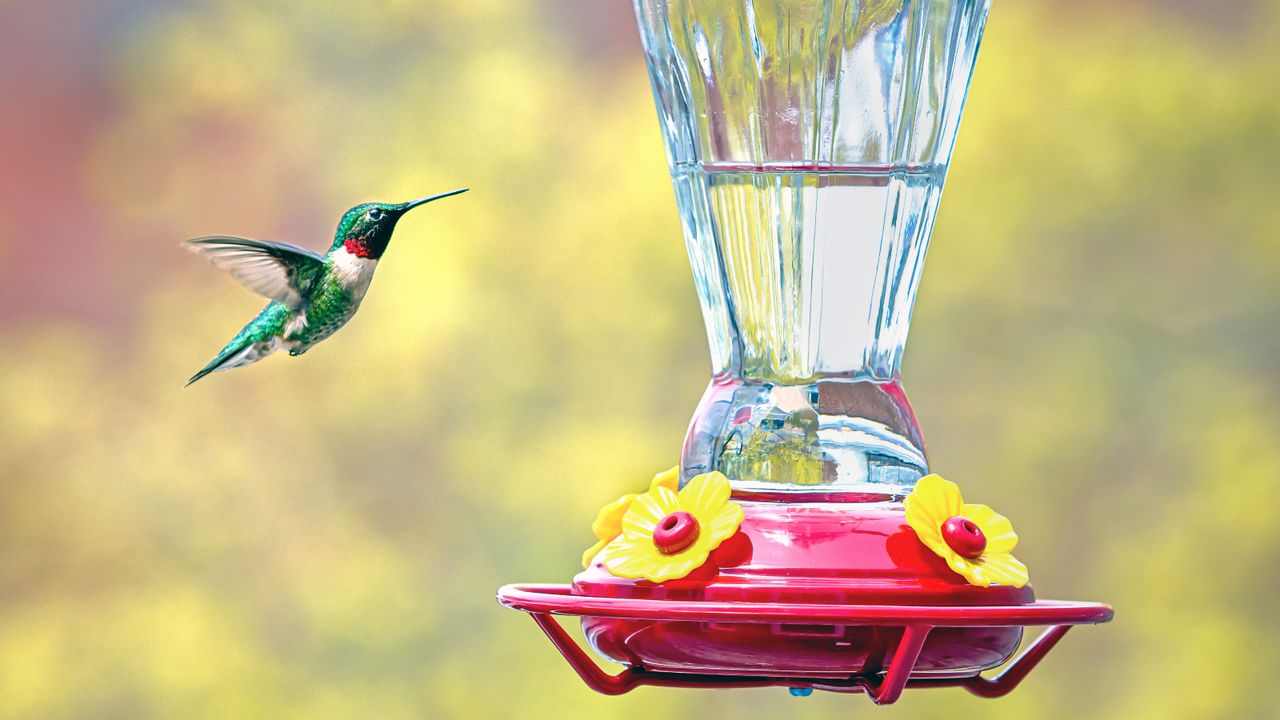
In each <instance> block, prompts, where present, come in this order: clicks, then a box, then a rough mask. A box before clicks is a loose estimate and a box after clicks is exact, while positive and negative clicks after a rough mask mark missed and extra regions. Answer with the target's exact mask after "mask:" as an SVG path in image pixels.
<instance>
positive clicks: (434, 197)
mask: <svg viewBox="0 0 1280 720" xmlns="http://www.w3.org/2000/svg"><path fill="white" fill-rule="evenodd" d="M470 189H471V188H459V189H458V190H450V191H449V192H444V193H440V194H439V195H432V196H431V197H424V198H419V199H417V200H413V201H411V202H407V203H405V204H404V207H401V208H400V212H401V213H407V212H409V211H410V210H412V209H414V208H416V207H418V206H419V205H426V204H427V203H429V202H431V201H432V200H439V199H440V198H447V197H449V196H451V195H460V194H462V193H464V192H466V191H467V190H470Z"/></svg>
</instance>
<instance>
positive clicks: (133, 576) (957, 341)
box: [0, 0, 1280, 719]
mask: <svg viewBox="0 0 1280 720" xmlns="http://www.w3.org/2000/svg"><path fill="white" fill-rule="evenodd" d="M1275 5H1276V4H1275V3H1270V2H1264V1H1263V0H1258V1H1256V2H1246V1H1238V2H1219V3H1202V2H1194V1H1193V0H1178V1H1174V0H1146V1H1145V2H1139V1H1137V0H1134V1H1131V2H1123V3H1117V2H1106V1H1104V0H1091V1H1088V2H1080V1H1078V0H1077V1H1074V2H1066V1H1065V0H1054V1H1050V0H1018V1H1017V2H1005V1H1003V0H997V2H996V3H995V7H994V8H993V10H992V14H991V20H990V24H989V26H988V29H987V34H986V40H985V45H984V49H983V52H982V54H981V55H980V56H979V59H978V65H977V70H976V74H975V80H974V84H973V89H972V92H971V94H970V100H969V104H968V110H967V114H966V118H965V121H964V123H963V125H962V127H961V131H960V136H959V142H958V145H957V148H956V152H955V155H954V158H953V162H952V171H951V174H950V178H949V183H948V189H947V193H946V197H945V199H944V201H943V202H942V208H941V212H940V214H939V217H938V223H937V231H936V233H935V235H934V242H933V247H932V250H931V252H930V257H929V261H928V263H927V270H926V272H925V275H924V280H923V283H922V286H921V290H920V295H919V299H918V302H917V306H916V307H917V310H916V314H915V323H914V331H913V333H912V338H913V339H912V342H911V343H910V345H909V347H908V351H907V355H906V360H905V365H904V377H905V379H906V386H907V387H908V389H909V390H910V392H911V394H912V397H913V399H914V401H915V405H916V409H917V411H918V412H919V414H920V416H921V421H922V423H923V425H924V427H925V430H926V434H927V436H928V439H929V442H930V452H931V456H932V460H933V464H934V467H935V469H937V470H939V471H940V472H942V473H944V474H945V475H946V476H948V477H949V478H951V479H953V480H956V481H958V482H959V483H960V484H961V485H962V486H963V487H965V489H966V491H968V492H969V493H970V494H971V495H973V496H974V497H977V498H981V499H984V500H990V501H991V502H992V503H993V504H995V505H996V506H997V507H998V508H1000V509H1001V510H1002V511H1003V512H1005V513H1006V514H1007V515H1009V516H1010V517H1012V518H1013V519H1014V521H1015V522H1016V523H1017V525H1018V527H1019V530H1020V533H1021V535H1022V537H1023V541H1022V544H1021V545H1020V549H1019V556H1020V557H1021V558H1022V559H1024V560H1025V561H1026V562H1027V563H1028V564H1029V565H1030V567H1031V570H1032V579H1033V582H1034V583H1035V586H1036V589H1037V592H1038V593H1039V594H1040V595H1041V596H1043V597H1070V598H1079V599H1097V600H1106V601H1109V602H1112V603H1113V604H1114V605H1115V607H1116V612H1117V615H1116V621H1115V622H1114V623H1113V624H1111V625H1109V626H1105V627H1101V628H1086V629H1081V630H1077V631H1076V632H1073V633H1072V634H1071V636H1069V637H1068V638H1067V640H1066V641H1065V642H1064V643H1063V644H1062V645H1061V646H1060V649H1059V650H1057V651H1056V652H1055V653H1054V654H1053V655H1051V656H1049V658H1048V659H1047V660H1046V661H1045V663H1044V664H1043V665H1042V666H1041V667H1040V669H1038V670H1037V671H1036V672H1035V673H1033V674H1032V675H1031V676H1030V678H1029V679H1028V680H1027V682H1026V683H1025V684H1024V685H1023V686H1022V687H1021V688H1020V689H1019V690H1018V691H1017V692H1015V693H1014V694H1013V695H1011V696H1010V697H1008V698H1006V699H1004V700H1000V701H995V702H991V701H982V700H977V699H974V698H971V697H969V696H968V695H966V694H964V693H962V692H961V691H958V690H939V691H931V692H920V693H908V694H907V696H906V697H905V698H904V699H903V700H902V701H901V702H900V703H899V704H898V705H896V706H893V707H891V708H885V709H881V710H874V711H873V710H872V709H871V707H870V706H869V705H867V704H866V701H865V700H864V699H861V698H850V697H842V696H835V695H822V694H817V695H815V696H813V697H810V698H801V699H797V698H791V697H789V696H788V695H787V694H786V692H785V691H783V690H752V691H737V692H726V693H698V692H692V691H679V690H655V689H642V690H639V691H637V692H635V693H633V694H631V695H628V696H625V697H621V698H604V697H601V696H597V695H595V694H593V693H591V692H590V691H588V690H587V689H586V688H585V687H584V686H583V685H582V684H581V683H580V682H579V680H578V679H577V677H576V676H575V675H574V674H573V673H572V672H571V671H570V670H569V668H568V667H567V666H566V665H565V664H564V663H563V662H561V660H560V659H559V657H558V656H557V655H556V653H555V651H554V650H553V649H552V647H551V646H550V644H549V643H547V641H546V640H545V639H544V638H543V636H542V635H541V633H540V632H538V630H537V629H536V628H535V626H534V625H533V623H532V622H530V621H529V619H528V618H527V617H525V616H523V615H522V614H519V613H515V612H512V611H508V610H503V609H501V608H499V607H498V605H497V604H496V603H495V602H494V600H493V593H494V590H495V589H496V588H497V587H498V586H499V585H501V584H503V583H506V582H513V581H563V580H567V579H568V578H569V577H570V576H571V575H572V574H573V573H575V572H576V571H577V570H578V568H579V566H578V564H577V563H578V557H579V554H580V552H581V551H582V549H583V548H585V547H586V546H587V545H589V544H590V543H591V541H592V536H591V532H590V528H589V525H590V522H591V519H592V518H593V517H594V512H595V510H596V509H597V508H598V507H599V506H600V505H602V504H604V503H605V502H607V501H609V500H612V499H613V498H614V497H616V496H617V495H618V494H619V493H621V492H623V491H628V490H633V489H639V488H641V487H643V486H644V485H645V483H646V482H647V480H648V478H649V476H651V475H652V474H653V473H654V472H656V471H659V470H662V469H665V468H667V467H669V466H670V465H672V464H674V462H675V460H676V455H677V453H678V450H679V446H680V442H681V440H682V438H683V434H684V430H685V425H686V423H687V421H688V418H689V416H690V415H691V413H692V411H693V408H694V406H695V404H696V402H697V400H698V397H699V396H700V394H701V391H702V389H703V386H704V385H705V383H706V380H707V374H708V367H709V362H708V357H707V349H706V342H705V338H704V336H703V329H702V322H701V318H700V314H699V311H698V307H697V301H696V298H695V295H694V289H693V284H692V279H691V275H690V273H689V269H688V265H687V261H686V258H685V254H684V248H683V243H682V241H681V238H680V235H679V228H678V225H677V221H676V213H675V203H674V199H673V195H672V191H671V188H670V184H669V182H668V179H667V172H666V167H665V160H664V156H663V151H662V147H661V144H660V140H659V134H658V127H657V123H656V122H655V120H656V114H655V112H654V109H653V107H652V101H651V99H650V94H649V89H648V80H647V78H646V76H645V73H644V68H643V65H642V62H641V57H640V52H639V44H638V40H637V33H636V29H635V25H634V20H633V19H632V16H631V10H630V7H629V4H628V3H624V2H612V3H604V2H596V1H595V0H540V1H538V2H530V1H528V0H505V1H503V0H485V1H484V2H476V1H475V0H456V1H455V2H435V1H432V2H425V1H422V0H379V1H375V2H367V3H340V2H317V1H316V0H279V1H277V2H271V3H262V2H257V1H256V0H221V1H219V0H204V1H196V0H185V1H181V2H170V1H168V0H163V1H162V0H97V1H95V2H85V1H83V0H80V1H76V0H42V1H41V2H22V1H21V0H17V1H14V0H9V1H8V2H0V98H3V99H2V100H0V160H2V161H0V263H2V265H0V267H2V268H3V272H2V273H0V277H2V278H3V280H2V281H0V313H2V315H0V317H2V318H3V320H0V717H6V718H8V717H12V718H240V717H262V718H308V719H313V718H370V717H376V718H473V717H474V718H494V717H521V718H540V717H546V718H553V717H554V718H561V717H592V718H652V717H659V716H661V717H699V716H704V717H731V718H775V717H779V716H780V715H781V714H782V713H790V714H793V715H795V716H797V717H806V718H808V717H813V718H836V717H840V718H844V717H849V716H851V715H853V714H858V713H868V714H869V713H872V712H874V713H875V714H876V715H877V716H878V717H879V716H883V717H902V718H907V717H918V718H929V717H940V716H942V714H943V713H944V712H945V713H947V714H948V715H950V716H965V715H972V714H977V713H982V716H983V717H986V718H994V719H999V718H1028V717H1035V718H1082V717H1089V718H1125V719H1132V718H1219V717H1238V718H1250V717H1264V716H1271V714H1272V713H1274V712H1275V708H1276V707H1278V706H1280V683H1276V682H1275V673H1276V671H1277V670H1278V669H1280V621H1277V619H1276V618H1277V615H1276V612H1275V607H1276V604H1277V603H1278V602H1280V561H1277V557H1278V556H1280V501H1278V499H1277V495H1278V494H1280V443H1278V442H1277V438H1280V409H1278V408H1280V404H1278V402H1277V401H1280V330H1278V327H1280V202H1277V200H1276V195H1277V193H1278V192H1280V173H1278V171H1277V169H1276V159H1277V158H1278V157H1280V94H1277V93H1276V92H1275V89H1276V87H1278V86H1280V51H1277V47H1280V9H1278V8H1277V7H1276V6H1275ZM460 186H470V187H471V188H472V192H471V193H469V194H467V195H464V196H461V197H459V198H456V199H450V200H448V201H445V202H441V203H439V204H436V205H432V206H431V207H430V208H429V209H426V210H423V211H419V212H418V213H415V214H412V215H410V216H408V218H407V219H406V220H405V222H403V223H402V224H401V226H400V230H399V232H398V233H397V235H396V242H395V243H394V245H393V247H392V248H391V251H390V254H389V256H388V257H389V262H386V263H383V266H382V268H381V269H380V270H379V273H378V281H377V283H376V287H375V288H374V290H373V291H372V292H371V293H370V295H369V298H368V300H367V301H366V302H365V304H364V307H363V309H362V310H361V312H360V315H359V316H358V317H357V319H356V320H355V321H354V322H353V323H352V324H351V325H350V326H349V327H348V328H347V329H345V330H343V331H342V332H341V333H340V334H339V335H338V336H337V337H336V338H335V339H333V340H330V341H328V342H326V343H325V344H323V345H321V346H320V347H318V348H317V349H315V350H313V351H312V352H310V353H309V354H308V355H306V357H305V359H300V360H299V359H290V358H288V357H287V356H277V357H273V358H271V359H269V360H267V361H266V362H263V363H261V364H259V365H256V366H254V367H252V368H248V369H242V370H238V371H235V372H232V373H228V374H221V375H215V376H212V377H210V378H209V379H207V380H205V381H203V382H201V383H200V384H198V385H195V386H193V387H192V388H189V389H187V390H185V391H184V390H182V389H181V386H182V383H183V381H184V380H185V379H186V378H187V377H188V376H189V375H190V374H191V373H192V372H194V371H195V370H196V369H198V368H199V367H200V366H201V365H203V364H204V363H205V362H206V361H207V360H208V359H209V358H210V357H212V356H213V354H214V353H215V352H216V351H217V350H218V348H220V347H221V345H222V343H223V342H225V341H226V340H227V339H228V338H229V337H230V336H231V335H232V334H233V333H234V332H235V331H236V330H237V329H238V328H239V327H240V326H241V324H242V323H243V322H244V321H246V320H247V319H248V318H249V317H250V316H252V315H253V313H255V312H256V311H257V310H258V309H259V308H260V307H261V305H262V301H261V300H259V299H258V298H256V297H254V296H253V295H251V294H250V293H248V292H246V291H244V290H243V289H242V288H240V287H239V286H238V285H237V284H236V283H235V282H234V281H233V280H231V279H230V278H229V277H227V276H226V275H224V274H222V273H219V272H217V271H216V270H213V269H212V268H210V267H209V266H208V265H206V264H205V263H204V262H202V261H200V260H199V259H198V258H196V257H194V256H191V255H189V254H187V253H185V252H183V251H182V250H181V249H180V248H179V247H178V244H177V243H178V241H180V240H182V239H184V238H188V237H193V236H197V235H202V234H208V233H233V234H240V235H247V236H250V237H262V238H274V239H280V240H285V241H289V242H294V243H297V244H302V245H306V246H308V247H312V248H322V247H325V246H326V245H327V243H328V242H329V240H330V238H331V237H332V233H333V227H334V224H335V223H336V221H337V218H338V216H339V215H340V214H341V212H342V210H344V209H345V208H346V207H348V206H349V205H352V204H354V203H355V202H358V201H364V200H375V199H376V200H388V201H399V200H404V199H408V198H412V197H418V196H421V195H425V194H429V193H433V192H440V191H444V190H448V189H452V188H454V187H460ZM655 713H659V715H655ZM957 714H958V715H957Z"/></svg>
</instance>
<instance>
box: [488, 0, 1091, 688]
mask: <svg viewBox="0 0 1280 720" xmlns="http://www.w3.org/2000/svg"><path fill="white" fill-rule="evenodd" d="M988 5H989V2H988V0H885V1H883V2H867V3H843V4H841V3H834V4H833V3H829V2H822V1H821V0H783V1H782V2H777V3H753V2H750V0H722V1H721V2H707V1H702V0H635V11H636V15H637V17H638V20H639V25H640V34H641V38H642V41H643V46H644V52H645V58H646V61H647V65H648V70H649V75H650V79H651V81H652V85H653V94H654V99H655V101H656V103H657V106H658V114H659V119H660V124H661V128H662V134H663V138H664V141H665V145H666V150H667V159H668V164H669V166H670V170H671V176H672V183H673V185H674V187H675V192H676V198H677V206H678V209H679V212H680V219H681V224H682V226H683V229H684V234H685V241H686V244H687V246H688V251H689V258H690V262H691V265H692V268H693V274H694V281H695V286H696V288H697V292H698V295H699V299H700V301H701V305H702V313H703V318H704V320H705V323H706V327H707V336H708V340H709V343H710V346H711V358H712V363H713V373H712V378H711V382H710V385H709V386H708V387H707V390H706V393H705V394H704V395H703V398H702V402H701V404H700V405H699V406H698V409H697V411H696V413H695V415H694V417H693V421H692V423H691V424H690V427H689V431H688V435H687V436H686V439H685V443H684V448H683V451H682V453H681V458H680V464H679V466H678V467H676V468H673V469H672V470H670V471H668V472H666V473H662V474H659V475H658V476H657V477H655V478H654V479H653V482H652V483H651V485H650V487H649V489H648V491H647V492H643V493H638V494H634V495H624V496H622V497H621V498H619V499H618V500H617V501H615V502H613V503H611V504H610V505H608V506H606V507H605V508H604V509H603V510H601V511H600V514H599V516H598V517H597V518H596V521H595V523H594V525H593V526H592V530H593V531H594V532H595V535H596V539H597V541H598V542H597V543H596V545H595V546H593V547H592V548H590V549H589V550H588V551H587V552H586V554H585V556H584V558H583V564H584V567H585V570H584V571H583V572H582V573H581V574H579V575H578V576H577V577H576V578H574V581H573V583H572V584H565V585H508V586H506V587H503V588H502V589H501V590H499V592H498V599H499V601H500V602H501V603H502V604H503V605H506V606H507V607H511V608H514V609H517V610H522V611H524V612H527V613H529V614H530V615H531V616H532V617H533V619H534V621H535V622H537V624H538V626H539V627H540V628H542V630H543V631H544V632H545V633H546V635H547V637H548V638H550V639H551V641H552V643H554V644H555V646H556V647H557V649H559V651H560V652H561V654H562V655H563V656H564V657H565V659H566V660H568V662H569V664H570V665H571V666H572V667H573V669H574V670H575V671H577V672H578V674H579V675H581V677H582V679H583V680H584V681H585V682H586V683H587V685H589V686H590V687H591V688H593V689H595V690H597V691H599V692H602V693H606V694H621V693H625V692H627V691H629V690H631V689H632V688H634V687H637V686H641V685H658V686H667V687H762V686H780V687H786V688H789V689H790V691H791V692H792V693H793V694H797V695H806V694H809V693H810V692H812V691H813V690H815V689H818V690H829V691H835V692H849V693H856V692H864V693H866V694H867V695H868V696H869V697H870V698H871V699H872V700H873V701H874V702H876V703H878V704H888V703H892V702H894V701H895V700H897V699H898V697H899V696H900V695H901V694H902V692H903V690H904V689H907V688H914V687H937V686H960V687H963V688H965V689H967V690H968V691H970V692H972V693H974V694H976V695H980V696H983V697H996V696H1000V695H1003V694H1005V693H1007V692H1009V691H1010V690H1012V689H1013V688H1014V687H1015V686H1016V685H1017V684H1018V683H1019V682H1020V681H1021V680H1022V679H1023V677H1025V676H1026V675H1027V673H1028V672H1030V671H1031V670H1032V669H1033V668H1034V667H1035V666H1036V664H1037V663H1039V662H1040V660H1041V659H1042V658H1043V657H1044V656H1045V655H1046V654H1047V653H1048V652H1049V651H1050V650H1051V649H1052V648H1053V647H1054V645H1055V644H1057V642H1058V641H1059V640H1061V639H1062V636H1063V635H1065V634H1066V632H1067V631H1068V630H1069V629H1070V628H1071V626H1073V625H1079V624H1093V623H1103V622H1107V621H1108V620H1110V619H1111V614H1112V611H1111V608H1109V607H1108V606H1106V605H1101V604H1095V603H1082V602H1062V601H1054V600H1039V599H1036V597H1035V595H1034V593H1033V592H1032V589H1031V587H1030V585H1028V584H1027V578H1028V573H1027V568H1026V566H1024V565H1023V564H1022V563H1021V562H1019V561H1018V560H1017V559H1016V558H1015V557H1014V556H1013V554H1012V551H1013V550H1014V546H1015V545H1016V543H1017V539H1018V538H1017V535H1016V534H1015V533H1014V530H1013V525H1012V523H1011V522H1010V521H1009V520H1008V519H1007V518H1005V517H1004V516H1002V515H999V514H998V513H996V512H995V511H994V510H992V509H991V508H990V507H988V506H986V505H978V504H969V503H966V502H965V500H964V498H963V497H962V496H961V493H960V490H959V488H958V487H957V486H956V485H954V484H952V483H950V482H948V481H946V480H943V479H942V478H940V477H938V476H937V475H934V474H931V472H930V468H929V462H928V460H927V459H926V455H925V450H924V440H923V436H922V434H921V431H920V427H919V425H918V423H917V421H916V417H915V414H914V412H913V411H912V409H911V405H910V403H909V402H908V401H907V396H906V394H905V393H904V392H903V389H902V385H901V382H900V376H899V362H900V360H901V357H902V350H903V346H904V344H905V342H906V337H907V329H908V326H909V323H910V319H911V310H912V305H913V303H914V300H915V294H916V288H917V286H918V284H919V280H920V272H921V269H922V266H923V263H924V256H925V249H926V247H927V245H928V241H929V236H930V232H931V230H932V227H933V221H934V216H935V214H936V210H937V207H938V200H939V197H940V195H941V193H942V186H943V180H944V178H945V175H946V170H947V165H948V162H949V161H950V155H951V148H952V145H953V143H954V139H955V134H956V129H957V127H958V126H959V122H960V114H961V109H962V107H963V105H964V100H965V94H966V92H967V90H968V86H969V79H970V76H971V73H972V70H973V65H974V59H975V57H976V55H977V51H978V44H979V40H980V38H981V35H982V30H983V26H984V23H985V20H986V15H987V9H988ZM556 616H570V617H578V618H580V621H581V623H582V629H583V634H584V635H585V637H586V639H587V641H588V642H589V643H590V645H591V646H592V647H593V648H594V649H595V651H596V652H597V653H599V654H600V655H601V656H603V657H604V658H607V659H609V660H612V661H615V662H618V663H621V664H623V665H624V666H626V668H625V669H624V670H622V671H621V672H620V673H619V674H609V673H608V672H606V671H605V670H603V669H602V668H601V667H600V666H599V665H597V664H596V662H595V661H594V660H593V659H592V658H591V657H590V656H589V654H588V652H587V651H586V650H585V649H584V648H582V647H581V646H580V645H578V644H577V643H576V642H575V641H574V640H573V638H572V637H571V636H570V635H569V634H568V632H567V631H566V630H565V629H564V627H563V626H562V625H561V624H560V622H561V621H560V620H558V619H557V618H556ZM1026 627H1045V628H1047V629H1046V630H1044V631H1042V633H1041V634H1040V635H1039V636H1038V637H1037V639H1035V640H1034V641H1032V642H1031V643H1030V644H1029V645H1028V646H1027V648H1026V649H1025V650H1024V651H1023V652H1022V653H1021V654H1020V655H1018V656H1017V658H1016V659H1013V660H1012V661H1011V662H1010V658H1011V657H1013V655H1014V653H1015V651H1016V650H1017V649H1018V647H1019V645H1020V643H1021V641H1022V634H1023V630H1024V628H1026ZM1006 663H1008V664H1007V666H1006V667H1005V668H1004V670H1003V671H1002V672H999V674H997V675H994V676H993V677H988V676H987V675H985V674H984V673H986V672H988V671H991V670H994V669H995V668H997V667H1000V666H1001V665H1005V664H1006Z"/></svg>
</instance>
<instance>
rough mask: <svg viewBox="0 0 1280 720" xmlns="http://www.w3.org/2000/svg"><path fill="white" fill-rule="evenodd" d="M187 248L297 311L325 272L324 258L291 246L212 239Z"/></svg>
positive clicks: (226, 237) (227, 237)
mask: <svg viewBox="0 0 1280 720" xmlns="http://www.w3.org/2000/svg"><path fill="white" fill-rule="evenodd" d="M186 245H187V247H189V248H190V249H192V250H194V251H195V252H197V253H199V254H200V255H201V256H202V257H204V258H205V259H206V260H208V261H209V262H210V263H213V266H214V267H216V268H219V269H222V270H226V271H227V272H229V273H231V277H233V278H235V279H236V280H239V281H240V283H241V284H242V285H244V286H245V287H247V288H249V289H250V290H252V291H254V292H256V293H258V294H259V295H262V296H263V297H267V298H270V299H272V300H275V301H276V302H278V303H280V304H282V305H285V306H287V307H289V308H291V309H295V310H296V309H297V308H299V307H301V306H302V304H303V302H305V300H306V298H307V296H308V295H309V294H310V291H311V288H312V287H313V286H314V285H315V281H316V278H318V277H320V275H321V274H322V273H323V272H324V257H323V256H322V255H319V254H317V253H315V252H312V251H310V250H308V249H306V248H300V247H298V246H296V245H289V244H288V243H282V242H270V241H266V240H250V239H248V238H241V237H234V236H231V235H212V236H209V237H201V238H196V239H194V240H188V241H187V242H186Z"/></svg>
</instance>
